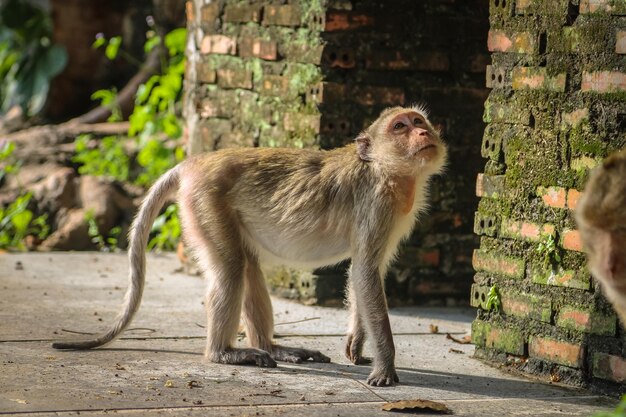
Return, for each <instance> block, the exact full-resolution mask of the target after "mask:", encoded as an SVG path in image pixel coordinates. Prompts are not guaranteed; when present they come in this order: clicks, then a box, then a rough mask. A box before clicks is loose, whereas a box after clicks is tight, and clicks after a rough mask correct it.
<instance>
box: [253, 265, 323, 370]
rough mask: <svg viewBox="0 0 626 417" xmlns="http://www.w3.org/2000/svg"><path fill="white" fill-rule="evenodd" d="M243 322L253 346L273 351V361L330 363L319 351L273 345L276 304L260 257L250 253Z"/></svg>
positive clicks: (271, 352)
mask: <svg viewBox="0 0 626 417" xmlns="http://www.w3.org/2000/svg"><path fill="white" fill-rule="evenodd" d="M243 320H244V324H245V327H246V336H247V338H248V341H249V344H250V346H252V347H254V348H258V349H262V350H266V351H268V352H270V354H271V356H272V358H273V359H275V360H277V361H282V362H292V363H301V362H304V361H308V360H309V359H311V360H312V361H313V362H330V358H329V357H327V356H326V355H324V354H322V353H321V352H319V351H317V350H309V349H301V348H292V347H287V346H281V345H277V344H274V343H272V336H273V331H274V317H273V313H272V302H271V300H270V295H269V292H268V291H267V286H266V284H265V280H264V278H263V273H262V272H261V268H260V266H259V262H258V260H257V259H256V257H255V256H254V255H253V254H251V253H247V255H246V269H245V286H244V302H243Z"/></svg>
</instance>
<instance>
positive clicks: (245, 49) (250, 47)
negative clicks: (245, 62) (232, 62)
mask: <svg viewBox="0 0 626 417" xmlns="http://www.w3.org/2000/svg"><path fill="white" fill-rule="evenodd" d="M277 55H278V52H277V48H276V42H274V41H271V40H264V39H259V38H256V39H254V38H250V37H242V38H240V39H239V56H240V57H242V58H249V57H256V58H261V59H264V60H266V61H275V60H276V58H277Z"/></svg>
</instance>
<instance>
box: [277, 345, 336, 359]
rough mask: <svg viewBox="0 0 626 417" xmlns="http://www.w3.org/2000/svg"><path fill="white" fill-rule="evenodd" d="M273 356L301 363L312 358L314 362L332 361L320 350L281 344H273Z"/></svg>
mask: <svg viewBox="0 0 626 417" xmlns="http://www.w3.org/2000/svg"><path fill="white" fill-rule="evenodd" d="M271 355H272V358H273V359H275V360H277V361H282V362H291V363H301V362H306V361H308V360H309V359H311V360H312V361H313V362H323V363H328V362H330V358H329V357H328V356H326V355H324V354H323V353H321V352H320V351H318V350H309V349H301V348H293V347H287V346H281V345H272V353H271Z"/></svg>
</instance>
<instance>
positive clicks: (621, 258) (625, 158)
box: [575, 148, 626, 326]
mask: <svg viewBox="0 0 626 417" xmlns="http://www.w3.org/2000/svg"><path fill="white" fill-rule="evenodd" d="M575 218H576V222H577V224H578V229H579V231H580V237H581V240H582V243H583V249H584V251H585V253H586V256H587V265H588V267H589V270H590V271H591V274H592V275H593V277H594V278H596V279H597V280H598V281H599V283H600V286H601V288H602V291H603V293H604V294H605V295H606V297H607V299H608V300H609V301H610V302H611V303H612V304H613V306H614V307H615V311H616V312H617V314H618V316H619V317H620V320H621V322H622V325H625V326H626V148H625V149H622V150H621V151H619V152H616V153H614V154H612V155H610V156H609V157H608V158H607V159H605V160H604V161H603V163H602V164H601V165H600V166H598V167H597V168H595V169H594V170H593V171H592V172H591V175H590V177H589V180H588V181H587V184H586V185H585V189H584V191H583V193H582V195H581V197H580V199H579V200H578V204H577V205H576V211H575Z"/></svg>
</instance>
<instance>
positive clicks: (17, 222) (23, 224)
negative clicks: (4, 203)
mask: <svg viewBox="0 0 626 417" xmlns="http://www.w3.org/2000/svg"><path fill="white" fill-rule="evenodd" d="M32 219H33V212H32V211H30V210H23V211H20V212H18V213H15V214H14V215H13V217H12V218H11V223H12V224H13V226H14V227H15V230H16V232H17V233H16V234H18V235H24V234H25V233H26V231H27V230H28V225H29V224H30V221H31V220H32Z"/></svg>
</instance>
